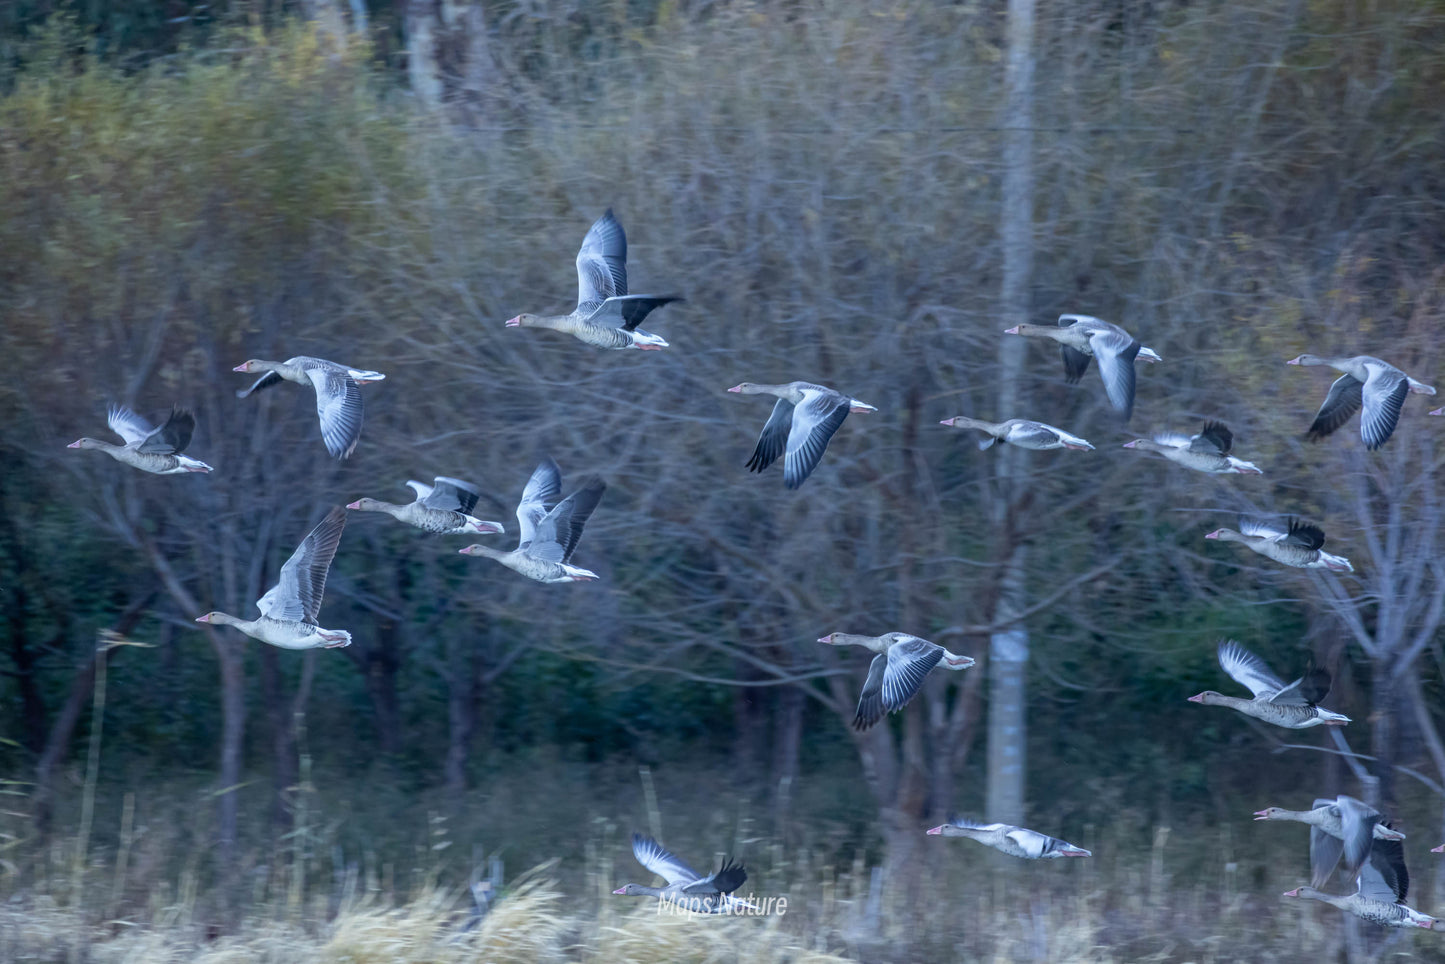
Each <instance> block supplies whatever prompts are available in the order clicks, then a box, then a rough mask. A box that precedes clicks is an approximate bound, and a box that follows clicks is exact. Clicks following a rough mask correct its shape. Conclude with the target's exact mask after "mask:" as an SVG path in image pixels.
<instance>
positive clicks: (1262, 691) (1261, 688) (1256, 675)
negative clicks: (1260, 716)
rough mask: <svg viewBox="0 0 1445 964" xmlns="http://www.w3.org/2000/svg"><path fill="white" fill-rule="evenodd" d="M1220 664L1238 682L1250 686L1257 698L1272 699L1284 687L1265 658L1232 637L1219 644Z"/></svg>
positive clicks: (1249, 688)
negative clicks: (1261, 657)
mask: <svg viewBox="0 0 1445 964" xmlns="http://www.w3.org/2000/svg"><path fill="white" fill-rule="evenodd" d="M1219 665H1220V667H1221V668H1222V669H1223V670H1224V671H1225V672H1226V673H1228V674H1229V675H1230V677H1232V678H1233V679H1234V681H1235V682H1236V683H1239V684H1240V685H1242V686H1244V687H1246V688H1248V690H1249V691H1250V692H1251V693H1253V694H1254V698H1255V699H1270V698H1272V697H1274V696H1275V695H1276V694H1278V693H1279V691H1280V690H1282V689H1284V682H1283V681H1282V680H1281V679H1280V678H1279V677H1278V676H1276V675H1274V673H1273V672H1272V671H1271V670H1270V668H1269V667H1268V666H1266V665H1265V662H1264V660H1262V659H1260V658H1259V657H1258V656H1256V655H1254V654H1253V653H1251V652H1250V651H1249V650H1247V649H1245V648H1244V647H1243V646H1241V645H1239V644H1238V643H1236V642H1235V641H1234V640H1232V639H1226V640H1224V641H1223V642H1221V643H1220V644H1219Z"/></svg>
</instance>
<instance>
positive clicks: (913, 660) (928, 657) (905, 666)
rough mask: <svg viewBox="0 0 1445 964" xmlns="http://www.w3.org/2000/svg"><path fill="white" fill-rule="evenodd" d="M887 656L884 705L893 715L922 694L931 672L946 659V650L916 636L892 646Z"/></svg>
mask: <svg viewBox="0 0 1445 964" xmlns="http://www.w3.org/2000/svg"><path fill="white" fill-rule="evenodd" d="M886 655H887V657H888V665H887V667H886V668H885V669H884V672H883V705H884V706H885V707H886V708H887V709H888V710H889V711H890V712H893V711H897V710H900V709H902V708H903V707H904V706H905V705H906V704H907V703H908V701H909V700H911V699H913V697H914V696H916V695H917V694H918V690H919V688H920V687H922V686H923V681H924V680H925V679H927V678H928V672H929V670H931V669H933V667H935V666H937V665H938V661H939V660H940V659H942V658H943V647H942V646H939V645H938V644H936V643H930V642H929V641H928V640H926V639H919V638H918V637H917V636H914V637H911V638H909V639H905V640H903V641H901V642H897V643H894V644H893V645H892V646H889V647H888V652H887V654H886Z"/></svg>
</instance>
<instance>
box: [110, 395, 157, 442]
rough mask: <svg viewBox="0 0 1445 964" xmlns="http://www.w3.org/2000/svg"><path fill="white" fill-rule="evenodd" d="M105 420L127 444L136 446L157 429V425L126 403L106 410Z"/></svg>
mask: <svg viewBox="0 0 1445 964" xmlns="http://www.w3.org/2000/svg"><path fill="white" fill-rule="evenodd" d="M105 416H106V417H105V422H106V424H107V425H109V426H110V430H111V431H112V432H114V433H115V434H117V435H119V436H120V437H121V438H123V439H125V444H126V445H128V446H131V447H135V446H137V445H140V444H141V443H142V442H144V441H145V440H146V439H147V438H148V437H149V436H150V435H151V433H153V432H154V431H155V427H154V426H152V425H151V423H150V422H147V421H146V420H145V419H143V418H141V417H140V416H139V415H137V414H136V413H135V412H133V411H131V410H130V409H128V408H126V407H125V406H124V405H112V406H110V407H109V408H108V409H106V412H105Z"/></svg>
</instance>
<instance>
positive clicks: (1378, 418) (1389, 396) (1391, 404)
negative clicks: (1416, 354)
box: [1360, 372, 1410, 449]
mask: <svg viewBox="0 0 1445 964" xmlns="http://www.w3.org/2000/svg"><path fill="white" fill-rule="evenodd" d="M1409 394H1410V383H1409V382H1407V381H1406V380H1405V375H1404V373H1403V372H1397V373H1386V374H1379V373H1378V372H1377V373H1376V374H1375V375H1374V376H1373V377H1372V378H1371V379H1370V380H1369V381H1367V382H1365V388H1364V391H1363V392H1362V393H1361V400H1362V404H1363V406H1364V411H1363V412H1362V413H1361V415H1360V438H1362V439H1364V440H1365V448H1367V449H1377V448H1379V447H1380V446H1381V445H1384V444H1385V443H1386V442H1388V441H1389V440H1390V435H1391V434H1392V433H1393V432H1394V431H1395V426H1396V425H1397V424H1399V421H1400V410H1401V409H1402V408H1404V407H1405V396H1406V395H1409Z"/></svg>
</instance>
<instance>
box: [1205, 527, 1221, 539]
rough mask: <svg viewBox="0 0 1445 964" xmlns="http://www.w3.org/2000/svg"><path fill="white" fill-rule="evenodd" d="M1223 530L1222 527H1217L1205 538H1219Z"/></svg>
mask: <svg viewBox="0 0 1445 964" xmlns="http://www.w3.org/2000/svg"><path fill="white" fill-rule="evenodd" d="M1222 531H1223V530H1222V529H1215V530H1214V531H1213V532H1211V533H1209V535H1207V536H1205V537H1204V538H1206V539H1218V538H1219V533H1220V532H1222Z"/></svg>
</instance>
